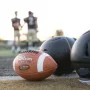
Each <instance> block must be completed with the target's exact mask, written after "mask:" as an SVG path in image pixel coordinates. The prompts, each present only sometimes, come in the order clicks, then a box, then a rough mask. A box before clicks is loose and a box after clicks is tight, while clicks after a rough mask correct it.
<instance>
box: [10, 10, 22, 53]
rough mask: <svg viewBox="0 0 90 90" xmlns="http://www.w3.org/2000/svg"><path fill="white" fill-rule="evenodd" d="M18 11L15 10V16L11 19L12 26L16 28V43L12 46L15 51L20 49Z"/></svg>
mask: <svg viewBox="0 0 90 90" xmlns="http://www.w3.org/2000/svg"><path fill="white" fill-rule="evenodd" d="M17 15H18V12H17V11H15V17H14V18H12V19H11V22H12V27H13V29H14V44H13V47H12V50H13V51H15V50H17V51H20V28H21V24H20V19H19V18H18V17H17Z"/></svg>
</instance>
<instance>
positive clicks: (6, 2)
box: [0, 0, 90, 56]
mask: <svg viewBox="0 0 90 90" xmlns="http://www.w3.org/2000/svg"><path fill="white" fill-rule="evenodd" d="M14 11H18V17H19V18H20V19H21V24H23V23H24V21H23V18H25V17H27V16H28V11H32V12H33V13H34V16H36V17H37V18H38V20H37V22H38V33H37V37H38V38H39V40H40V41H42V42H43V41H45V40H47V39H48V38H50V37H52V36H54V35H55V32H56V30H57V29H58V30H59V29H61V30H63V32H64V35H65V36H68V37H73V38H79V36H81V35H82V34H83V33H84V32H86V31H87V30H89V29H90V0H3V1H0V46H2V47H3V46H4V49H6V48H7V46H8V45H11V44H12V41H13V39H14V37H13V36H14V32H13V28H12V24H11V18H13V17H14V16H15V15H14ZM20 33H27V25H26V24H25V25H24V27H23V28H22V31H21V32H20ZM21 39H22V40H24V39H26V37H25V36H24V35H22V36H21ZM2 47H1V49H2ZM8 47H9V46H8ZM1 49H0V50H1ZM9 49H10V48H9ZM2 52H3V51H2ZM2 52H1V54H0V55H1V56H2V55H3V53H2ZM5 52H6V51H5ZM5 52H4V53H5ZM7 53H8V52H7ZM4 55H6V54H4ZM10 55H11V54H10Z"/></svg>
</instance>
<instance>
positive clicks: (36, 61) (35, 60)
mask: <svg viewBox="0 0 90 90" xmlns="http://www.w3.org/2000/svg"><path fill="white" fill-rule="evenodd" d="M56 68H57V63H56V62H55V60H54V59H53V58H52V57H51V56H50V55H48V54H47V53H44V52H41V51H26V52H22V53H20V54H18V55H17V56H16V57H15V59H14V61H13V69H14V71H15V72H16V73H17V74H18V75H20V76H21V77H23V78H24V79H26V80H32V81H37V80H43V79H45V78H47V77H49V76H50V75H51V74H53V73H54V72H55V70H56Z"/></svg>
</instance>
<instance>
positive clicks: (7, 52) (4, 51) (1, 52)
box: [0, 49, 17, 57]
mask: <svg viewBox="0 0 90 90" xmlns="http://www.w3.org/2000/svg"><path fill="white" fill-rule="evenodd" d="M16 55H17V54H16V53H13V52H12V51H11V50H9V49H2V50H0V57H15V56H16Z"/></svg>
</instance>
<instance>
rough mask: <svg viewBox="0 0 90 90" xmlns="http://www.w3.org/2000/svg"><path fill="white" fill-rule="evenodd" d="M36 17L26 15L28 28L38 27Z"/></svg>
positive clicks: (25, 19)
mask: <svg viewBox="0 0 90 90" xmlns="http://www.w3.org/2000/svg"><path fill="white" fill-rule="evenodd" d="M36 20H37V19H36V17H26V18H24V21H25V22H26V23H27V25H28V29H36Z"/></svg>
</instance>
